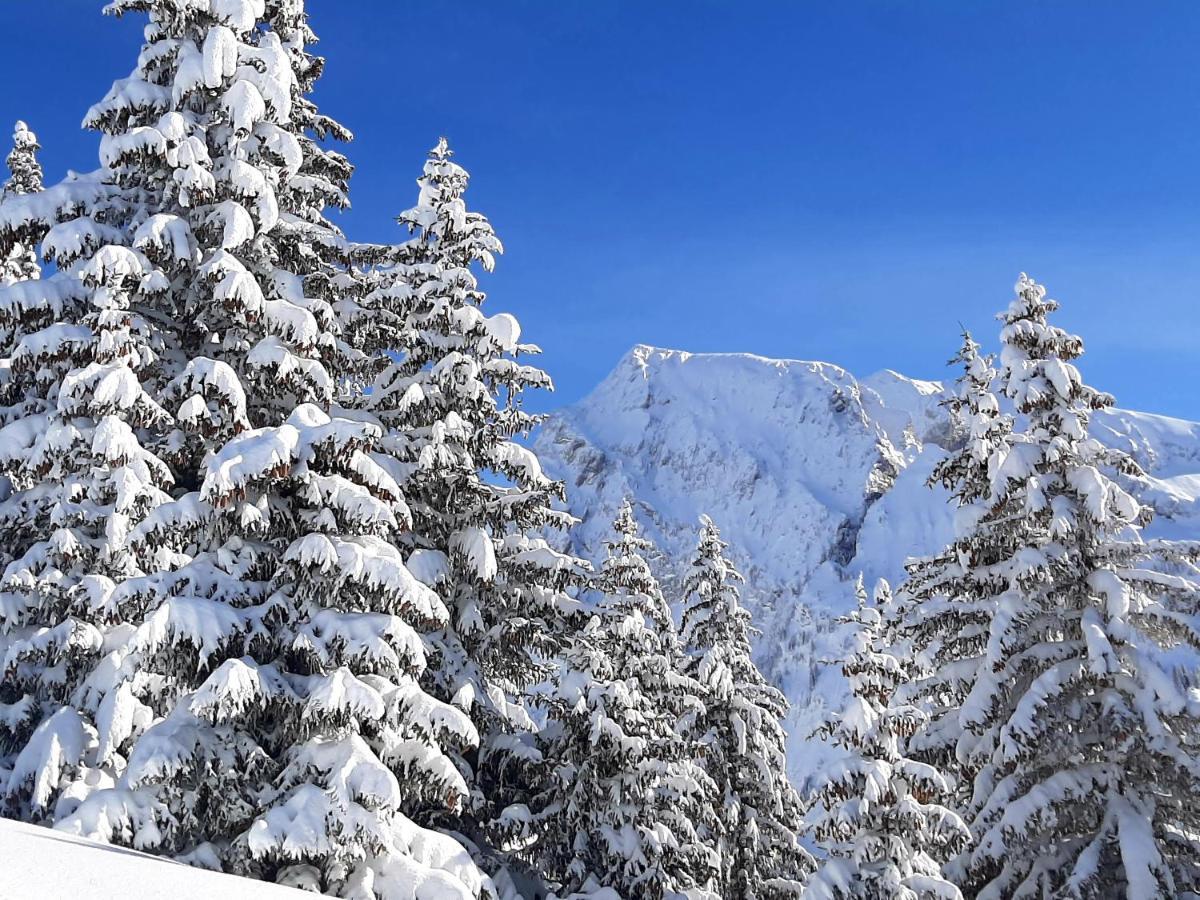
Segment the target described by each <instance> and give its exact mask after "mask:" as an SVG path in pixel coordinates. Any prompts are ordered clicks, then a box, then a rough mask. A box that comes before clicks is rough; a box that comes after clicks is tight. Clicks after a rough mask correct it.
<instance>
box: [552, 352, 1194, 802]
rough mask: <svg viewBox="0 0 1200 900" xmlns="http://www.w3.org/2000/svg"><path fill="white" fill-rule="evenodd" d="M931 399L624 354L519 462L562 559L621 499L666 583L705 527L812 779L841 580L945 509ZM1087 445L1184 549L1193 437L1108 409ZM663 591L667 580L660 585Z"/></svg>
mask: <svg viewBox="0 0 1200 900" xmlns="http://www.w3.org/2000/svg"><path fill="white" fill-rule="evenodd" d="M943 397H944V389H943V386H942V385H941V384H940V383H938V382H931V381H916V380H913V379H909V378H906V377H904V376H903V375H900V374H898V373H895V372H890V371H884V372H880V373H877V374H875V375H871V376H869V377H867V378H863V379H861V380H860V379H856V378H855V377H854V376H853V375H851V374H850V373H848V372H846V371H845V370H844V369H841V368H839V367H838V366H834V365H830V364H828V363H818V362H800V361H794V360H772V359H766V358H763V357H758V356H751V355H748V354H690V353H685V352H682V351H677V350H663V349H657V348H653V347H647V346H644V345H642V346H637V347H635V348H633V350H631V351H630V352H629V353H628V354H627V355H626V356H625V357H624V359H622V360H621V362H620V363H619V364H618V365H617V367H616V369H614V370H613V372H612V373H611V374H610V375H609V376H608V377H607V378H606V379H605V380H604V381H603V382H602V383H601V384H600V385H599V386H598V387H597V388H596V389H595V390H594V391H593V392H592V393H591V394H590V395H589V396H588V397H587V398H585V399H584V400H583V401H581V402H580V403H578V404H576V405H574V406H572V407H569V408H567V409H565V410H563V411H561V412H560V413H558V414H556V415H555V416H553V417H552V418H551V419H550V420H549V421H548V422H547V423H546V424H545V425H544V426H543V428H542V429H541V431H540V432H539V434H538V436H537V439H536V449H537V452H538V454H539V456H540V457H541V459H542V463H543V465H544V466H545V468H546V469H547V471H549V472H550V473H552V474H553V475H555V476H556V477H559V478H563V479H565V480H566V482H567V487H568V492H569V503H570V507H571V510H572V512H573V513H575V515H577V516H578V517H579V518H580V519H581V520H582V521H581V524H580V525H579V527H578V528H577V529H576V530H575V532H574V534H573V535H572V543H573V544H574V549H575V550H576V551H577V552H579V553H581V554H583V555H585V556H588V557H590V558H593V559H596V558H598V557H599V556H600V554H601V552H602V549H601V541H602V540H603V539H604V537H605V536H606V534H607V529H608V523H609V522H611V521H612V518H613V516H614V514H615V512H616V509H617V506H618V505H619V504H620V502H621V500H622V499H623V498H624V497H626V496H628V497H632V498H634V499H635V500H636V510H637V514H638V517H639V519H640V520H641V522H642V524H643V525H644V526H645V528H646V530H647V533H648V535H649V536H650V537H651V538H653V539H654V540H655V542H656V543H657V544H658V545H659V547H660V548H661V549H662V551H663V554H664V556H663V559H661V560H659V566H660V569H661V570H662V572H663V574H664V575H665V577H666V580H667V581H668V582H670V581H671V580H672V578H673V576H675V575H676V572H675V567H676V566H677V565H678V563H679V561H680V560H686V559H687V557H688V555H689V554H690V552H691V549H692V545H693V542H694V539H695V530H696V520H697V517H698V516H699V515H700V514H701V513H705V512H706V513H708V514H710V515H711V516H712V517H713V518H714V519H715V520H716V522H717V523H718V525H720V527H721V529H722V532H723V534H724V536H725V537H726V539H727V540H729V541H730V542H731V544H732V548H731V549H732V552H733V554H734V559H735V561H736V562H737V563H738V564H739V565H740V567H741V568H742V570H743V572H744V573H745V574H746V576H747V586H746V590H745V595H746V601H747V605H748V606H749V607H750V608H751V609H752V611H753V612H754V615H755V621H756V623H757V625H758V627H759V628H760V629H761V630H762V632H763V633H762V635H761V636H760V638H759V639H758V646H757V648H756V653H757V657H758V660H759V663H760V665H762V666H763V668H764V670H765V671H766V672H767V674H768V675H769V677H771V678H772V679H773V680H774V681H775V682H776V683H778V684H779V685H780V686H781V687H782V688H783V689H784V691H785V693H786V694H787V695H788V698H789V699H790V700H791V702H792V705H793V709H792V714H791V717H790V719H789V723H788V725H789V732H790V734H791V741H790V747H789V767H790V774H791V776H792V778H793V779H794V781H795V782H796V783H797V785H799V786H800V787H802V788H803V787H806V786H807V785H808V784H809V782H810V779H811V778H812V777H813V776H814V775H815V774H819V770H820V769H821V768H822V766H823V765H824V764H825V762H826V760H827V755H828V751H827V749H826V748H825V747H823V746H822V745H820V744H817V743H815V742H813V741H810V740H809V739H808V735H809V734H810V733H811V731H812V729H813V728H814V727H815V726H816V724H818V722H819V721H820V719H821V717H822V716H823V715H824V712H825V709H826V708H827V707H829V706H835V707H836V706H838V705H840V703H841V700H842V696H843V690H844V687H843V685H842V681H841V677H840V675H839V674H838V673H837V672H836V671H835V670H834V669H833V668H831V667H830V666H828V665H826V664H824V663H823V660H826V659H829V658H837V657H838V656H839V655H840V650H841V646H842V642H843V639H844V634H843V632H842V631H841V630H840V629H838V628H837V627H836V626H835V625H834V619H835V618H836V617H837V616H838V615H840V614H841V613H842V612H844V611H846V610H847V609H848V608H849V604H850V602H851V599H852V585H853V579H854V578H855V577H856V576H857V575H858V573H859V572H861V573H862V574H863V575H864V576H865V577H866V579H867V581H868V584H871V583H872V582H873V581H874V579H876V578H879V577H886V578H889V579H891V580H893V581H894V582H895V581H899V580H900V579H901V578H902V576H903V563H904V560H905V559H906V558H907V557H909V556H913V555H919V554H922V553H927V552H931V551H933V550H935V549H937V548H938V547H939V546H941V545H942V544H943V543H944V542H945V541H946V539H947V538H948V537H949V535H950V529H951V523H952V508H951V506H950V505H949V504H948V503H947V498H946V496H945V494H944V493H943V492H941V491H940V490H931V489H929V488H927V487H926V486H925V481H926V479H927V478H928V475H929V472H930V471H931V470H932V468H933V466H934V464H935V463H936V461H937V460H938V459H939V458H940V457H941V455H942V454H943V453H944V447H945V446H946V445H947V443H948V441H950V440H951V429H950V426H949V420H948V418H947V415H946V413H945V411H944V409H943V408H942V407H941V406H940V401H941V400H942V398H943ZM1093 428H1094V432H1095V434H1096V435H1097V436H1098V437H1099V438H1100V439H1101V440H1103V441H1105V442H1106V443H1110V444H1113V445H1120V446H1122V447H1125V448H1126V449H1129V450H1131V451H1132V452H1133V453H1134V455H1135V457H1136V458H1137V459H1138V460H1139V462H1141V463H1142V464H1143V465H1144V466H1145V467H1146V468H1147V470H1148V471H1149V472H1150V473H1151V475H1152V478H1151V479H1150V481H1149V482H1148V484H1147V485H1146V486H1145V487H1144V488H1143V489H1142V490H1141V492H1140V493H1141V495H1142V497H1143V499H1144V500H1146V501H1147V502H1149V503H1150V504H1152V505H1153V506H1154V508H1155V509H1156V511H1157V512H1158V514H1159V517H1158V519H1157V520H1156V522H1155V524H1154V525H1153V526H1152V531H1153V533H1155V534H1159V535H1164V536H1171V537H1183V536H1200V503H1198V498H1200V424H1197V423H1192V422H1184V421H1181V420H1177V419H1169V418H1166V417H1162V416H1153V415H1148V414H1145V413H1134V412H1126V411H1122V410H1115V411H1112V412H1108V413H1103V414H1100V415H1098V416H1096V420H1095V422H1094V423H1093ZM668 587H669V585H668Z"/></svg>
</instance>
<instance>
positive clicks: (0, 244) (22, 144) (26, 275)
mask: <svg viewBox="0 0 1200 900" xmlns="http://www.w3.org/2000/svg"><path fill="white" fill-rule="evenodd" d="M40 149H42V147H41V144H39V143H38V140H37V135H36V134H34V133H33V132H32V131H30V130H29V126H28V125H26V124H25V123H24V122H17V124H16V126H15V127H14V128H13V148H12V150H11V151H10V152H9V154H8V159H7V162H8V172H9V178H8V181H6V182H5V184H4V188H3V189H2V190H0V201H2V200H3V198H4V196H5V195H8V194H13V195H16V194H36V193H37V192H38V191H40V190H42V167H41V164H40V163H39V162H38V159H37V152H38V150H40ZM41 274H42V267H41V266H40V265H38V258H37V251H36V250H35V249H34V247H33V245H32V244H28V245H27V244H26V243H25V242H23V241H20V240H13V239H12V236H11V235H9V236H8V238H7V239H5V237H2V236H0V285H5V284H12V283H13V282H16V281H27V280H29V279H33V278H40V277H41Z"/></svg>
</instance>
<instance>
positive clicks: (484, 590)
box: [341, 140, 589, 843]
mask: <svg viewBox="0 0 1200 900" xmlns="http://www.w3.org/2000/svg"><path fill="white" fill-rule="evenodd" d="M417 183H418V185H419V187H420V192H419V195H418V200H417V205H416V206H414V207H413V208H411V209H409V210H407V211H406V212H404V213H403V214H402V215H401V216H400V217H399V221H400V223H401V224H402V225H403V226H405V227H406V228H407V229H408V230H409V232H410V234H411V239H409V240H408V241H406V242H404V243H402V244H401V245H399V246H398V247H396V248H394V249H393V251H392V252H391V253H390V259H389V261H388V262H387V264H385V265H382V266H379V267H378V268H377V269H376V270H375V271H374V272H373V273H372V276H371V279H372V282H373V289H372V290H370V291H369V292H368V293H367V295H366V296H365V297H364V298H362V299H361V301H358V302H354V301H353V298H350V299H348V300H347V301H346V302H345V303H343V304H342V306H341V313H342V320H343V321H344V322H345V323H346V325H345V329H346V335H347V340H348V341H349V343H351V344H353V345H354V346H355V347H357V348H362V349H363V350H364V351H366V352H367V353H368V356H367V358H366V359H365V360H364V366H363V367H362V370H361V375H360V379H361V381H362V382H363V383H364V384H366V385H369V389H368V390H365V391H364V392H363V393H362V395H361V405H362V406H363V408H364V410H365V411H366V412H368V413H369V414H370V415H372V416H374V417H375V418H377V420H378V421H379V422H381V423H382V424H383V426H384V429H385V437H384V441H383V446H384V447H385V448H386V449H387V451H388V452H389V454H391V455H392V456H394V457H395V458H396V459H398V460H399V461H400V462H401V467H400V468H399V469H398V470H396V471H397V478H398V480H399V481H400V483H401V485H402V487H403V489H404V493H405V496H406V497H407V498H408V502H409V507H410V509H411V510H412V516H413V527H412V530H411V532H410V533H409V534H408V536H407V538H408V546H409V547H411V548H412V549H414V550H415V558H417V559H419V560H421V563H422V569H421V572H422V577H424V578H425V580H426V581H427V583H429V584H430V585H431V586H433V587H435V588H436V589H437V591H438V592H439V593H440V594H441V596H442V597H443V598H445V600H446V603H447V605H448V606H449V608H450V613H451V621H450V623H449V624H448V626H447V627H446V628H445V629H444V630H443V631H442V632H441V633H439V634H437V635H435V636H434V643H435V651H436V653H435V656H434V658H433V660H432V663H433V669H432V671H431V673H430V676H431V677H430V678H429V684H430V685H431V688H432V690H433V691H434V693H435V694H436V695H437V696H439V697H440V698H442V699H444V700H447V701H451V702H453V703H454V704H455V705H457V706H459V707H460V708H462V709H464V710H466V711H467V712H468V713H469V714H470V715H471V717H472V719H473V720H474V721H475V723H476V725H477V726H478V727H479V730H480V732H481V736H482V745H481V748H480V751H479V753H478V755H477V756H475V757H471V758H465V759H462V760H460V765H461V767H462V769H463V772H464V775H465V776H466V777H467V779H468V782H469V784H470V785H471V788H472V791H473V798H472V803H471V811H472V813H473V816H474V819H475V823H474V825H470V826H468V831H469V832H470V834H471V837H472V838H474V839H477V840H480V841H482V842H485V843H486V842H487V841H488V840H489V834H488V833H487V832H488V830H489V829H488V827H487V826H488V822H489V821H490V820H491V819H492V817H493V816H494V815H495V811H496V809H497V808H502V807H503V806H505V805H507V803H508V802H509V800H517V799H519V798H515V797H511V796H510V793H509V789H508V786H507V785H508V784H509V782H510V780H511V779H512V778H514V777H516V772H517V771H518V770H519V769H520V768H521V765H520V761H521V760H522V759H523V760H526V761H528V760H529V759H530V757H529V755H528V754H529V747H528V743H529V741H528V732H529V731H531V730H532V722H531V721H530V719H529V718H528V716H527V714H526V712H525V711H524V709H523V708H522V705H521V704H522V702H523V697H524V695H525V693H526V691H527V690H528V688H529V686H530V685H531V684H533V683H535V682H537V681H540V680H541V679H543V678H544V676H545V674H546V671H547V668H546V666H547V663H548V662H549V661H550V660H552V659H553V658H554V656H555V655H556V654H557V653H558V652H559V651H560V650H561V649H562V648H563V647H564V645H565V642H566V640H567V638H568V637H569V636H570V634H571V633H572V632H573V631H575V630H577V629H578V627H579V626H580V624H581V623H580V622H579V621H578V620H577V618H576V616H577V608H578V606H577V603H576V601H575V600H573V599H572V598H571V597H570V596H568V593H567V592H568V590H569V589H571V588H573V587H577V586H579V585H581V584H582V583H583V582H584V581H585V580H586V577H587V574H588V571H589V570H588V567H587V566H586V565H585V564H584V563H583V562H581V561H580V560H578V559H575V558H573V557H571V556H568V555H564V554H561V553H558V552H555V551H554V550H553V549H551V547H550V546H549V544H548V543H547V542H546V540H545V539H544V538H543V537H542V534H543V532H544V531H545V530H546V529H548V528H549V529H554V528H558V527H561V526H564V525H566V524H568V523H569V521H570V519H569V518H568V517H566V516H565V515H564V514H563V513H561V512H558V511H556V510H555V509H554V506H553V504H554V502H555V501H557V500H560V499H561V498H562V496H563V486H562V484H561V483H559V482H556V481H553V480H552V479H550V478H548V477H547V476H546V475H545V474H544V473H543V472H542V469H541V466H540V464H539V463H538V460H537V457H536V456H534V454H533V453H532V452H531V451H530V450H528V449H527V448H525V447H523V446H521V445H520V444H518V443H516V441H515V438H519V437H521V436H523V435H527V434H528V433H529V431H530V429H531V428H532V427H533V426H534V425H535V424H536V423H537V422H538V421H539V417H538V416H535V415H532V414H530V413H528V412H526V411H524V409H522V406H521V403H522V400H521V396H522V392H523V391H524V390H526V389H527V388H547V389H548V388H550V387H551V382H550V379H549V378H548V377H547V376H546V375H545V373H543V372H542V371H541V370H539V369H537V368H535V367H533V366H530V365H525V364H523V363H522V362H520V361H519V357H520V356H522V355H528V354H532V353H536V352H538V348H537V347H536V346H534V345H531V344H522V343H520V336H521V332H520V326H519V324H518V323H517V320H516V319H515V318H513V317H512V316H511V315H509V314H507V313H497V314H495V315H491V316H487V315H485V314H484V312H483V310H482V305H483V302H484V296H485V295H484V293H483V292H482V291H480V290H479V287H478V283H477V280H476V273H475V272H474V271H473V268H480V269H483V270H484V271H490V270H491V268H492V266H493V262H494V258H495V255H496V254H498V253H500V252H501V250H502V248H501V244H500V241H499V240H498V239H497V238H496V235H495V233H494V231H493V229H492V226H491V225H490V224H489V222H488V220H487V219H486V218H485V217H484V216H482V215H480V214H478V213H474V212H470V211H468V210H467V208H466V204H465V201H464V194H465V191H466V189H467V184H468V175H467V172H466V171H465V170H464V169H463V168H462V167H461V166H459V165H458V164H457V163H455V162H454V161H453V159H452V154H451V151H450V149H449V147H448V146H447V143H446V141H445V140H441V141H439V142H438V144H437V146H436V147H434V149H433V150H432V151H431V152H430V154H429V157H428V159H427V161H426V163H425V167H424V172H423V174H422V176H421V177H420V179H418V182H417ZM514 754H515V756H514ZM420 815H421V818H422V819H423V820H425V819H428V820H429V821H437V820H438V819H439V818H440V816H439V815H438V811H437V810H430V811H423V812H421V813H420Z"/></svg>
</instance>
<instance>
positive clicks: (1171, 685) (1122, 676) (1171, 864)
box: [962, 275, 1200, 900]
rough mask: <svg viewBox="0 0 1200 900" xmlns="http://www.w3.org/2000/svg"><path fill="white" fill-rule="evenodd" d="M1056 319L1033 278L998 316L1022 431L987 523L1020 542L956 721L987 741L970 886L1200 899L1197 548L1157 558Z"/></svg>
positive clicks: (1008, 893)
mask: <svg viewBox="0 0 1200 900" xmlns="http://www.w3.org/2000/svg"><path fill="white" fill-rule="evenodd" d="M1055 309H1057V303H1055V302H1054V301H1052V300H1049V299H1047V298H1046V293H1045V289H1044V288H1043V287H1042V286H1041V285H1038V284H1037V283H1035V282H1034V281H1032V280H1031V279H1029V278H1028V277H1026V276H1024V275H1022V276H1021V279H1020V280H1019V281H1018V283H1017V286H1016V298H1015V299H1014V300H1013V302H1012V304H1011V305H1010V306H1009V308H1008V310H1007V311H1006V312H1005V313H1004V314H1003V315H1002V316H1001V319H1002V321H1003V323H1004V325H1003V330H1002V332H1001V342H1002V351H1001V357H1000V363H1001V372H1000V379H1001V383H1002V385H1003V391H1004V394H1005V395H1006V396H1007V398H1008V399H1009V400H1010V401H1011V402H1012V404H1013V406H1014V407H1015V410H1016V412H1017V413H1018V414H1019V415H1020V417H1021V420H1020V422H1019V425H1023V428H1018V431H1017V433H1016V434H1015V435H1014V438H1013V442H1012V446H1011V447H1010V448H1009V450H1008V452H1007V454H1006V455H1005V456H1004V458H1003V460H1001V461H1000V463H999V465H998V466H997V467H996V471H995V478H994V483H993V487H992V493H993V495H994V501H993V507H992V509H991V510H990V511H989V512H988V514H987V516H986V517H985V521H987V522H989V523H994V525H995V527H997V528H1004V529H1005V530H1006V533H1007V536H1008V540H1009V541H1010V548H1011V549H1010V552H1009V553H1008V554H1007V556H1006V558H1005V559H1004V560H1003V561H1002V562H999V563H997V564H996V565H995V567H994V569H995V571H997V572H999V573H1001V574H1002V575H1003V577H1004V578H1005V581H1006V584H1007V590H1006V591H1005V592H1004V594H1003V595H1002V596H1001V597H1000V598H999V601H998V605H997V610H996V614H995V617H994V619H993V622H992V626H991V629H990V633H989V637H988V641H987V645H986V648H985V659H984V665H983V667H982V669H981V674H980V676H979V679H978V682H977V684H976V686H975V689H974V690H973V691H972V693H971V695H970V696H969V697H968V699H967V701H966V702H965V704H964V707H963V713H962V719H963V722H964V724H965V725H966V727H967V728H969V729H970V730H971V732H972V733H973V734H974V735H976V736H977V740H976V742H975V743H974V745H973V746H972V748H971V757H972V758H971V764H972V768H974V769H977V770H978V772H979V774H978V776H977V777H976V778H975V785H974V798H973V803H972V812H973V813H974V820H973V823H972V828H973V831H974V833H975V836H976V846H975V848H974V850H973V852H972V855H971V858H970V866H969V875H970V877H971V885H972V887H973V888H975V889H976V891H977V892H976V896H978V897H980V898H988V900H992V898H996V900H999V898H1015V897H1035V896H1036V897H1049V896H1062V897H1109V896H1122V897H1129V898H1135V900H1147V898H1156V897H1178V896H1181V895H1186V894H1187V893H1188V892H1195V891H1196V890H1197V889H1200V862H1198V861H1200V810H1198V809H1197V807H1196V805H1195V804H1194V803H1193V802H1192V801H1191V799H1190V798H1192V797H1195V796H1196V795H1197V792H1198V791H1200V783H1198V780H1197V779H1198V777H1200V765H1198V763H1197V755H1196V737H1197V734H1198V733H1200V732H1198V729H1197V724H1198V723H1197V714H1198V713H1200V701H1198V700H1197V697H1198V694H1197V689H1196V687H1195V682H1194V676H1192V675H1190V674H1188V673H1185V672H1182V671H1181V670H1180V668H1179V666H1180V663H1179V662H1178V661H1176V659H1175V658H1173V657H1172V655H1171V653H1170V651H1171V650H1172V649H1173V648H1175V647H1177V646H1181V645H1188V646H1191V647H1193V648H1194V647H1197V646H1200V633H1198V632H1197V631H1196V625H1195V615H1196V613H1197V611H1198V610H1200V587H1198V585H1197V582H1196V580H1195V578H1194V574H1195V568H1194V566H1193V565H1192V561H1193V560H1194V559H1195V557H1196V553H1197V548H1196V547H1195V546H1194V545H1180V544H1173V543H1171V542H1166V541H1155V540H1146V539H1144V538H1143V537H1142V536H1141V529H1142V527H1143V526H1144V525H1145V524H1146V523H1147V522H1148V521H1149V518H1150V513H1149V511H1148V510H1147V509H1146V508H1145V507H1143V506H1142V505H1141V504H1139V503H1138V502H1137V501H1136V500H1135V499H1133V497H1131V496H1130V495H1129V493H1127V492H1126V490H1125V489H1124V488H1123V487H1122V486H1121V485H1120V484H1119V483H1118V480H1117V479H1119V478H1121V477H1127V476H1136V475H1137V474H1138V469H1137V466H1136V464H1135V463H1134V462H1133V461H1132V460H1131V459H1130V458H1129V457H1128V456H1127V455H1126V454H1124V453H1123V452H1119V451H1115V450H1111V449H1107V448H1104V447H1103V446H1102V445H1101V444H1100V443H1099V442H1098V441H1096V440H1095V439H1094V438H1092V437H1090V436H1089V433H1088V424H1089V419H1090V416H1091V413H1092V412H1093V411H1094V410H1097V409H1103V408H1106V407H1108V406H1110V405H1111V404H1112V402H1113V401H1112V398H1111V397H1109V396H1108V395H1106V394H1102V393H1100V392H1098V391H1096V390H1095V389H1093V388H1091V387H1089V386H1088V385H1086V384H1084V382H1083V380H1082V379H1081V377H1080V374H1079V370H1078V369H1077V368H1076V367H1075V365H1074V364H1073V362H1072V360H1074V359H1076V358H1077V357H1079V356H1080V355H1081V354H1082V352H1083V342H1082V341H1081V340H1080V339H1079V338H1078V337H1076V336H1075V335H1072V334H1069V333H1067V332H1065V331H1063V330H1062V329H1060V328H1058V327H1056V326H1054V325H1052V324H1050V322H1049V320H1048V317H1049V315H1050V314H1051V313H1052V312H1053V311H1054V310H1055Z"/></svg>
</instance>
